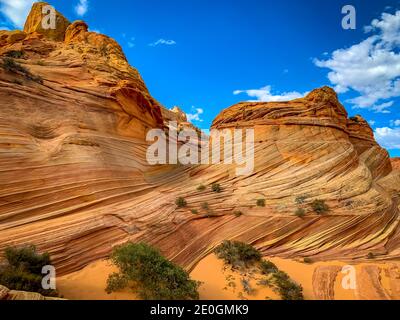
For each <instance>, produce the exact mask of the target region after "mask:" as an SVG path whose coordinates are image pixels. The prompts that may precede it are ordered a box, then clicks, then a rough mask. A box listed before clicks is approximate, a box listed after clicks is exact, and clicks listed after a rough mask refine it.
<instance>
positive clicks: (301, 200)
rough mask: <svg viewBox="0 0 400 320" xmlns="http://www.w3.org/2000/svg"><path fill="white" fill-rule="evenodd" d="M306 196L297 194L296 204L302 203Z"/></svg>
mask: <svg viewBox="0 0 400 320" xmlns="http://www.w3.org/2000/svg"><path fill="white" fill-rule="evenodd" d="M306 199H307V197H306V196H298V197H297V198H296V200H295V202H296V203H297V204H303V203H304V202H305V201H306Z"/></svg>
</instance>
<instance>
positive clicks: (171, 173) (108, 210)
mask: <svg viewBox="0 0 400 320" xmlns="http://www.w3.org/2000/svg"><path fill="white" fill-rule="evenodd" d="M42 5H43V4H42ZM35 10H37V9H35V6H34V9H33V13H31V15H30V18H29V19H28V21H30V22H29V23H28V26H27V27H26V28H25V32H1V33H0V44H1V47H0V55H1V56H2V58H1V61H0V63H2V65H3V64H4V61H5V60H4V59H5V58H4V57H5V56H6V55H8V54H10V52H15V51H18V52H22V53H23V55H22V56H21V57H18V58H15V59H14V61H15V62H16V63H18V64H20V65H21V66H23V67H24V68H26V69H27V70H28V71H29V72H30V74H32V75H35V76H40V78H41V79H42V80H43V81H41V82H40V81H39V82H38V81H32V79H31V78H29V77H24V75H23V74H21V73H19V72H13V71H12V70H11V71H10V70H7V69H6V68H5V67H4V65H3V66H2V67H1V68H0V155H1V156H0V186H1V188H0V251H2V250H3V249H4V248H5V247H6V246H10V245H22V244H35V245H36V246H37V247H38V248H39V249H41V250H46V251H49V252H50V253H51V255H52V258H53V260H54V262H55V264H56V266H57V273H58V275H61V274H65V273H68V272H71V271H74V270H78V269H80V268H82V267H84V266H85V265H87V264H88V263H89V262H92V261H95V260H98V259H101V258H103V257H106V256H107V255H108V254H109V252H110V250H111V249H112V247H113V246H114V245H117V244H120V243H123V242H126V241H128V240H131V241H146V242H149V243H152V244H154V245H156V246H158V247H159V248H160V249H161V250H162V251H163V253H164V254H165V255H166V256H168V257H169V258H171V259H172V260H174V261H175V262H177V263H180V264H181V265H183V266H184V267H186V268H188V269H191V268H192V267H193V266H194V265H195V264H196V263H197V262H198V261H199V260H200V259H201V258H202V257H205V256H206V255H207V254H208V253H209V252H211V250H212V249H213V248H214V246H216V245H218V244H219V242H220V241H222V240H225V239H236V240H241V241H246V242H249V243H252V244H254V245H255V246H256V247H257V248H259V249H260V250H261V251H262V252H263V253H264V254H265V255H276V256H281V257H289V258H301V257H313V259H315V260H323V259H344V260H346V259H347V260H361V261H362V260H365V259H366V257H367V255H368V253H370V252H373V253H374V255H375V256H376V258H377V259H382V260H385V259H392V258H399V257H400V229H399V219H398V218H399V192H400V173H399V170H398V169H396V170H394V169H393V168H392V165H391V161H390V159H389V156H388V153H387V152H386V150H384V149H382V148H381V147H380V146H379V145H378V144H377V143H376V142H375V140H374V138H373V134H372V130H371V128H370V127H369V126H368V124H367V123H366V122H365V121H364V120H363V119H361V118H357V119H348V116H347V113H346V110H345V109H344V107H343V106H342V105H341V104H340V102H339V101H338V98H337V95H336V94H335V92H334V91H333V90H332V89H330V88H326V87H325V88H321V89H317V90H315V91H313V92H311V93H310V94H309V95H308V96H306V97H304V98H302V99H297V100H294V101H290V102H276V103H240V104H237V105H235V106H232V107H230V108H228V109H226V110H224V111H223V112H222V113H221V114H220V115H219V116H218V117H217V118H216V119H215V121H214V124H213V128H216V129H232V128H254V129H255V136H256V145H255V170H254V173H253V174H252V175H249V176H247V177H243V176H241V177H239V176H236V175H235V166H234V165H222V164H221V165H211V166H207V165H202V166H176V165H160V166H150V165H149V164H148V163H147V161H146V158H145V155H146V149H147V147H148V145H149V142H146V140H145V137H146V133H147V132H148V130H149V129H152V128H161V129H165V121H166V120H168V119H179V120H180V122H181V123H186V122H185V121H184V120H185V119H184V116H183V115H182V114H181V113H180V112H173V111H168V110H165V109H164V108H163V107H162V106H161V105H160V104H159V103H158V102H157V101H156V100H155V99H154V98H152V96H151V95H150V93H149V91H148V89H147V88H146V86H145V84H144V82H143V80H142V78H141V76H140V75H139V73H138V71H137V70H135V69H133V68H132V67H131V66H130V65H129V63H128V62H127V60H126V58H125V55H124V53H123V51H122V49H121V47H120V46H119V45H118V44H117V43H116V42H115V41H114V40H113V39H111V38H109V37H107V36H104V35H100V34H97V33H93V32H88V28H87V25H86V24H85V23H84V22H82V21H77V22H73V23H72V24H70V25H69V26H68V27H66V26H65V24H63V23H61V24H60V26H59V27H58V29H57V30H56V31H57V32H56V34H57V36H54V35H53V34H48V33H46V32H43V33H41V32H39V31H38V29H37V28H36V27H34V22H33V21H37V17H36V13H35ZM60 19H61V18H60ZM62 21H64V20H63V19H62ZM11 39H12V40H11ZM186 120H187V119H186ZM215 182H217V183H219V184H220V185H221V187H222V192H221V193H214V192H212V191H211V188H210V187H209V186H210V185H211V184H212V183H215ZM200 184H203V185H205V186H206V187H207V189H206V190H205V191H198V190H197V186H198V185H200ZM180 196H183V197H185V199H186V201H187V203H188V207H186V208H177V207H176V205H175V200H176V198H177V197H180ZM260 198H263V199H265V200H266V206H265V207H262V208H261V207H256V200H257V199H260ZM316 199H322V200H325V201H326V202H327V204H328V205H329V206H330V209H331V210H330V212H329V213H328V214H326V215H323V216H320V215H317V214H315V213H314V212H313V211H312V210H311V208H310V203H311V202H312V201H314V200H316ZM203 203H208V206H209V209H207V210H205V209H204V208H202V204H203ZM203 207H204V206H203ZM299 207H302V208H304V209H305V210H306V212H307V214H306V216H305V217H304V218H302V219H301V218H297V217H296V216H294V212H295V210H296V209H297V208H299ZM191 209H196V210H198V212H199V213H198V214H197V215H195V214H193V213H192V212H191ZM237 210H240V211H241V212H242V213H243V215H241V216H240V217H237V216H235V215H234V214H233V213H234V212H235V211H237ZM328 294H329V293H328Z"/></svg>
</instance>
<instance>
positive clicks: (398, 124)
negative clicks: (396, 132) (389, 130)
mask: <svg viewBox="0 0 400 320" xmlns="http://www.w3.org/2000/svg"><path fill="white" fill-rule="evenodd" d="M390 125H391V126H392V127H400V120H391V121H390Z"/></svg>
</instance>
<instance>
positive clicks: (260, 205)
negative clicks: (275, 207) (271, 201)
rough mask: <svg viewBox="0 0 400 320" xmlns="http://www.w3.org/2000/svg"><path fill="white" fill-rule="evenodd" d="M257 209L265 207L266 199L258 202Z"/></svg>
mask: <svg viewBox="0 0 400 320" xmlns="http://www.w3.org/2000/svg"><path fill="white" fill-rule="evenodd" d="M257 207H261V208H263V207H265V199H258V200H257Z"/></svg>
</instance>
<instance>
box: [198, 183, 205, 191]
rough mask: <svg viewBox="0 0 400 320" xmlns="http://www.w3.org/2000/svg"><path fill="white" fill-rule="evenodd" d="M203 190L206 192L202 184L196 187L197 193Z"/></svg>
mask: <svg viewBox="0 0 400 320" xmlns="http://www.w3.org/2000/svg"><path fill="white" fill-rule="evenodd" d="M204 190H206V187H205V186H204V185H202V184H201V185H199V186H198V187H197V191H204Z"/></svg>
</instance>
